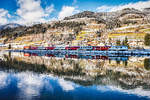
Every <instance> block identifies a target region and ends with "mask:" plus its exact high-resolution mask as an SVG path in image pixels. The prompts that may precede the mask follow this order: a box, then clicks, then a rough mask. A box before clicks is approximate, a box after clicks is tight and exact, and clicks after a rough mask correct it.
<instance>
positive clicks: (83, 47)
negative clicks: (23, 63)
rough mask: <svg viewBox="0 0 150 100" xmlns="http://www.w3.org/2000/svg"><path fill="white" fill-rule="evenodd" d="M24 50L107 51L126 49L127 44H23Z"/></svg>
mask: <svg viewBox="0 0 150 100" xmlns="http://www.w3.org/2000/svg"><path fill="white" fill-rule="evenodd" d="M24 50H86V51H92V50H96V51H107V50H112V51H116V50H120V51H122V50H128V47H127V46H67V47H57V46H56V47H34V46H25V47H24Z"/></svg>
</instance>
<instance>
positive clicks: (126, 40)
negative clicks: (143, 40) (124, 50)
mask: <svg viewBox="0 0 150 100" xmlns="http://www.w3.org/2000/svg"><path fill="white" fill-rule="evenodd" d="M122 45H124V46H127V47H128V48H129V44H128V38H127V37H126V38H125V40H124V41H123V42H122Z"/></svg>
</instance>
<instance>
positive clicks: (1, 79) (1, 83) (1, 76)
mask: <svg viewBox="0 0 150 100" xmlns="http://www.w3.org/2000/svg"><path fill="white" fill-rule="evenodd" d="M7 76H8V74H7V73H4V72H1V71H0V89H2V88H4V87H5V86H7V85H8V83H7V82H6V81H7Z"/></svg>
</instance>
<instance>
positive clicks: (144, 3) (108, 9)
mask: <svg viewBox="0 0 150 100" xmlns="http://www.w3.org/2000/svg"><path fill="white" fill-rule="evenodd" d="M148 7H150V0H149V1H139V2H136V3H128V4H125V5H118V6H107V5H104V6H100V7H98V8H97V11H100V12H103V11H106V12H112V11H117V10H121V9H124V8H135V9H139V10H142V9H143V8H148Z"/></svg>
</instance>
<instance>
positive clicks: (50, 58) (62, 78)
mask: <svg viewBox="0 0 150 100" xmlns="http://www.w3.org/2000/svg"><path fill="white" fill-rule="evenodd" d="M56 56H58V55H52V54H47V55H45V56H38V55H36V54H24V53H8V52H2V53H1V54H0V100H118V99H119V100H150V58H149V57H106V56H100V57H91V56H88V57H87V56H82V57H79V56H78V57H77V56H75V55H67V56H66V55H59V57H56ZM77 58H78V59H77Z"/></svg>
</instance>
